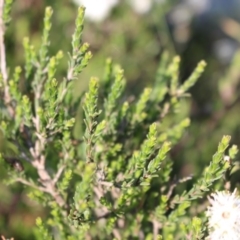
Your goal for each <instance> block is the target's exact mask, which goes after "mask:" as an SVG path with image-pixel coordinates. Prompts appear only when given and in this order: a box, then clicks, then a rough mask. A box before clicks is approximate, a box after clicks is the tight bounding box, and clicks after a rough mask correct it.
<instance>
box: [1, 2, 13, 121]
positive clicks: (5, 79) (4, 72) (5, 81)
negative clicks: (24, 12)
mask: <svg viewBox="0 0 240 240" xmlns="http://www.w3.org/2000/svg"><path fill="white" fill-rule="evenodd" d="M3 7H4V0H0V69H1V74H2V78H3V84H4V102H5V104H6V106H7V109H8V112H9V114H10V116H11V117H14V115H15V110H14V108H13V107H12V106H11V104H10V103H11V96H10V92H9V86H8V73H7V64H6V51H5V43H4V35H5V26H4V22H3Z"/></svg>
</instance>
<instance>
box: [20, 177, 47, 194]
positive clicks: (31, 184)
mask: <svg viewBox="0 0 240 240" xmlns="http://www.w3.org/2000/svg"><path fill="white" fill-rule="evenodd" d="M16 181H17V182H20V183H22V184H25V185H27V186H29V187H32V188H35V189H37V190H39V191H43V192H47V191H46V189H45V188H43V187H40V186H37V185H35V184H33V183H31V182H29V181H27V180H25V179H23V178H17V179H16Z"/></svg>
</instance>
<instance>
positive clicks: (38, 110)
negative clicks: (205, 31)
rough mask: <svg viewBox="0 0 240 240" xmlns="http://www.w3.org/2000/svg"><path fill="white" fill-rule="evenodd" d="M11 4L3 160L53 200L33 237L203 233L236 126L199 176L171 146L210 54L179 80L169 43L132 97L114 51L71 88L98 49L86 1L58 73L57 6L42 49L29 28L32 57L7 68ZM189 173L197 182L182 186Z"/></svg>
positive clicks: (1, 83)
mask: <svg viewBox="0 0 240 240" xmlns="http://www.w3.org/2000/svg"><path fill="white" fill-rule="evenodd" d="M11 4H12V1H11V0H8V1H6V2H5V5H4V8H3V13H2V18H1V19H2V21H3V23H4V24H2V25H1V36H0V37H1V39H0V49H1V53H0V57H1V79H0V91H1V92H0V93H1V95H0V96H1V100H2V104H1V112H0V113H1V115H0V117H1V119H0V120H1V121H0V128H1V148H0V151H1V160H2V161H1V162H2V163H3V164H4V165H5V166H6V168H7V169H8V177H7V179H6V182H7V183H8V184H12V183H15V182H20V183H22V184H23V185H26V186H27V187H28V191H29V194H28V196H29V197H30V198H31V199H33V200H35V201H38V202H39V203H40V204H41V205H42V206H44V208H45V209H46V217H43V218H40V217H39V218H37V219H36V228H35V230H34V234H35V237H36V239H69V240H74V239H161V238H163V239H201V238H203V237H204V236H206V235H207V234H208V230H207V229H206V223H207V218H206V215H205V214H204V212H203V210H202V209H205V208H204V206H205V202H204V200H205V199H206V196H207V195H208V194H209V193H210V192H212V191H215V190H217V189H222V185H223V182H227V181H228V174H229V172H230V171H231V169H232V167H233V163H234V162H233V159H234V157H235V155H236V153H237V148H236V146H232V147H230V148H229V142H230V136H224V137H223V138H222V140H221V141H220V143H219V146H218V148H217V150H216V153H215V154H214V155H213V157H212V160H211V161H210V163H209V165H208V166H206V167H205V169H203V171H202V174H201V175H200V176H195V177H194V179H192V177H186V178H184V179H179V178H177V177H175V176H173V175H172V174H171V173H172V165H173V162H172V160H171V155H170V154H169V151H170V149H171V147H172V146H173V145H175V144H176V143H177V142H178V141H179V140H180V139H181V137H182V135H183V133H184V131H185V130H186V128H187V127H188V126H189V124H190V120H189V118H187V117H186V116H184V113H183V114H182V109H183V103H184V99H185V98H186V97H188V96H189V94H187V91H188V90H189V88H190V87H192V86H193V85H194V84H195V82H196V81H197V79H198V78H199V77H200V76H201V74H202V72H203V71H204V68H205V66H206V63H205V62H204V61H201V62H199V64H198V65H197V66H196V69H195V70H194V71H193V72H192V74H191V75H190V77H189V78H188V79H186V80H185V81H184V82H183V83H182V84H180V81H179V64H180V58H179V57H178V56H176V57H174V58H173V60H172V61H171V60H170V57H169V56H168V54H167V53H166V52H165V53H163V54H162V57H161V61H160V64H159V68H158V70H157V74H156V79H155V82H154V85H153V87H152V88H145V89H144V90H143V92H142V94H141V95H140V96H139V97H137V98H136V99H131V98H129V97H128V96H125V95H124V88H125V84H126V80H125V77H124V71H123V70H122V69H121V67H120V66H119V65H117V64H114V63H113V62H112V61H111V59H107V61H106V65H105V74H104V76H102V77H100V78H96V77H92V78H91V79H90V82H89V88H88V91H87V92H86V93H84V94H82V95H80V96H79V97H78V98H74V97H73V86H74V85H73V83H74V81H80V80H79V79H78V77H79V74H80V73H81V72H82V71H83V69H84V68H85V67H86V66H87V65H88V62H89V60H90V59H91V57H92V54H91V52H90V51H89V45H88V44H87V43H83V41H82V32H83V19H84V8H83V7H81V8H79V10H78V15H77V18H76V26H75V30H74V33H73V36H72V51H71V53H70V54H69V65H68V69H67V74H66V76H65V77H64V78H63V79H56V78H55V75H56V72H57V69H58V64H59V62H60V60H61V58H62V57H63V52H62V51H59V52H58V53H56V54H55V55H54V56H50V55H49V44H50V41H49V32H50V30H51V16H52V13H53V11H52V9H51V8H50V7H48V8H46V11H45V17H44V28H43V34H42V44H41V47H40V49H39V50H38V51H37V50H35V48H34V46H32V45H31V43H30V41H29V39H28V38H25V39H24V41H23V47H24V51H25V66H24V68H22V67H19V66H18V67H16V68H15V69H14V70H13V72H12V73H11V74H9V75H8V69H7V64H6V59H5V45H4V33H5V28H6V27H7V25H8V23H9V19H10V18H9V13H10V9H11ZM20 84H21V85H24V88H23V89H21V91H20V90H19V85H20ZM79 106H80V110H79V112H80V114H79V115H80V116H81V117H77V112H78V108H79ZM183 112H184V111H183ZM76 126H78V128H77V127H76ZM75 127H76V128H75ZM227 149H228V154H227V156H225V152H226V150H227ZM229 159H231V161H230V160H229ZM189 179H191V180H192V181H193V185H192V186H191V187H190V188H189V189H185V190H184V189H182V188H181V183H183V182H186V181H188V180H189Z"/></svg>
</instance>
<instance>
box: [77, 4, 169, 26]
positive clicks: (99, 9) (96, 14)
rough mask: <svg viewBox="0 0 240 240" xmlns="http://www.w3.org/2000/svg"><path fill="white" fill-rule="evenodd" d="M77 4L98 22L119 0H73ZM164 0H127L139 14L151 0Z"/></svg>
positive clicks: (90, 18) (146, 9) (144, 10)
mask: <svg viewBox="0 0 240 240" xmlns="http://www.w3.org/2000/svg"><path fill="white" fill-rule="evenodd" d="M73 1H74V2H75V3H76V4H77V5H83V6H85V7H86V17H87V18H88V19H89V20H91V21H95V22H100V21H102V20H104V19H105V18H107V17H108V15H109V14H110V12H111V10H112V8H113V7H115V6H116V5H117V4H118V3H119V2H120V1H119V0H73ZM163 1H164V0H128V3H129V4H130V6H131V7H132V9H133V10H134V11H135V12H136V13H139V14H145V13H147V12H148V11H149V10H150V9H151V8H152V4H153V2H158V3H161V2H163Z"/></svg>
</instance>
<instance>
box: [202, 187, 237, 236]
mask: <svg viewBox="0 0 240 240" xmlns="http://www.w3.org/2000/svg"><path fill="white" fill-rule="evenodd" d="M209 202H210V204H211V206H210V207H209V208H208V210H207V217H208V230H209V236H208V238H207V239H209V240H239V239H240V198H239V196H237V191H236V189H235V190H234V192H233V193H232V194H231V193H229V192H216V193H214V194H212V197H211V198H209Z"/></svg>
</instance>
